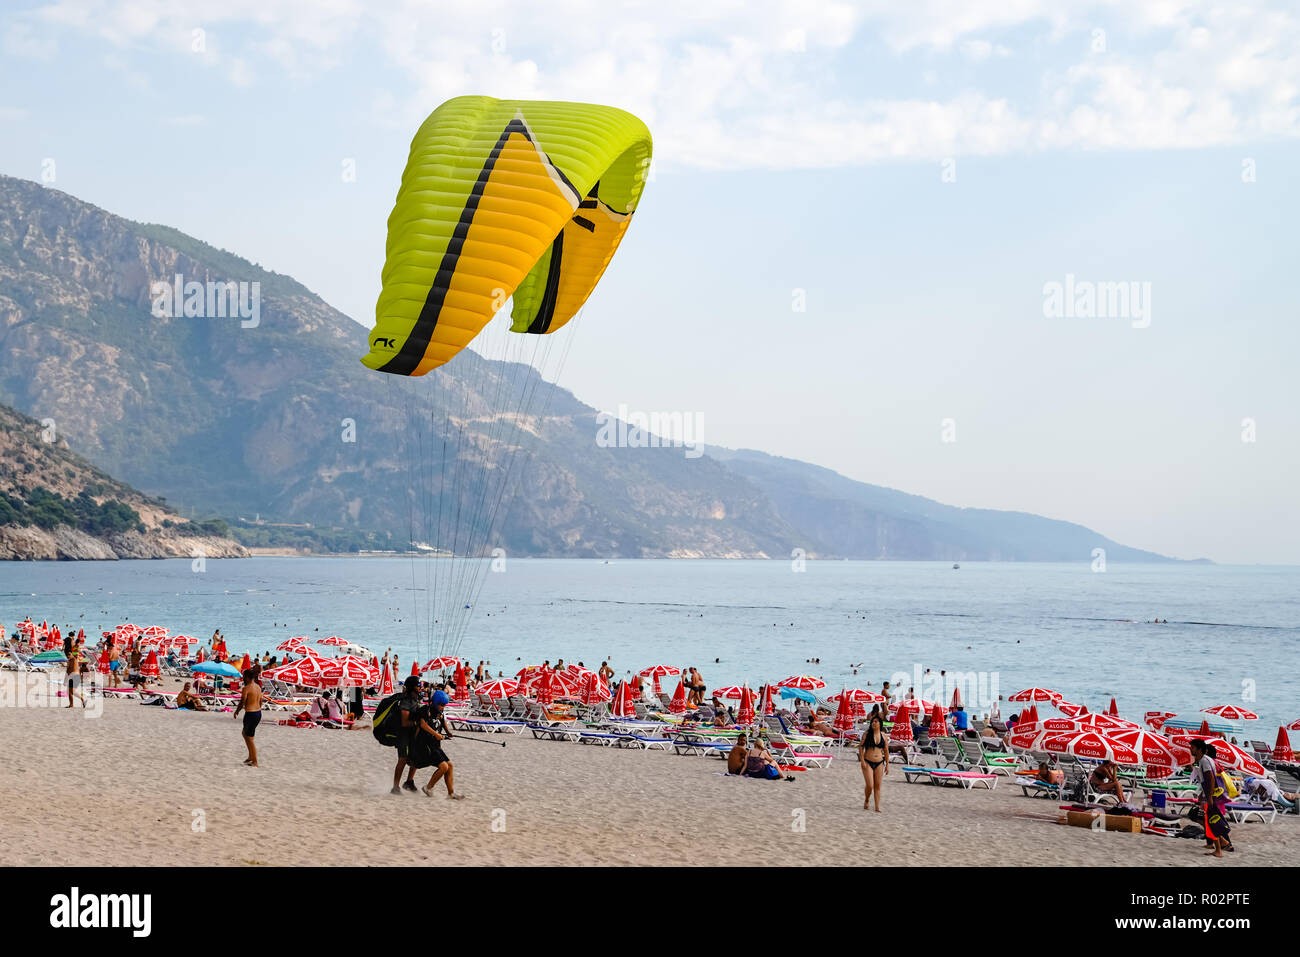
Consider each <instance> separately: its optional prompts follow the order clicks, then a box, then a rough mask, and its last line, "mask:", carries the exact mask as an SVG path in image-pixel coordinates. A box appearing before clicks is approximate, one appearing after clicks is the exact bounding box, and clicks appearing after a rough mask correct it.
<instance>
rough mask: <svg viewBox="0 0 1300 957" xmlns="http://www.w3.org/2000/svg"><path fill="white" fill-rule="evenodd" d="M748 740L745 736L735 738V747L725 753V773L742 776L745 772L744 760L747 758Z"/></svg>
mask: <svg viewBox="0 0 1300 957" xmlns="http://www.w3.org/2000/svg"><path fill="white" fill-rule="evenodd" d="M748 751H749V740H748V738H747V737H746V736H745V735H743V734H742V735H740V736H739V737H737V738H736V743H735V745H733V746H732V748H731V750H730V751H728V752H727V773H728V774H742V773H743V772H744V770H745V759H746V758H747V757H748Z"/></svg>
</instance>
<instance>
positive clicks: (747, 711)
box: [736, 685, 754, 724]
mask: <svg viewBox="0 0 1300 957" xmlns="http://www.w3.org/2000/svg"><path fill="white" fill-rule="evenodd" d="M736 719H737V722H738V723H739V724H753V723H754V692H752V691H750V690H749V685H745V686H744V688H743V689H742V694H741V696H740V712H739V714H737V715H736Z"/></svg>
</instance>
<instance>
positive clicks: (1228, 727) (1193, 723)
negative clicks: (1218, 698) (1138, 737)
mask: <svg viewBox="0 0 1300 957" xmlns="http://www.w3.org/2000/svg"><path fill="white" fill-rule="evenodd" d="M1201 722H1205V723H1206V724H1208V725H1209V726H1210V730H1211V731H1213V732H1215V733H1216V734H1240V733H1241V723H1240V722H1238V721H1225V720H1224V719H1223V718H1220V717H1219V716H1218V715H1217V714H1207V713H1206V712H1204V711H1188V712H1185V713H1183V714H1177V715H1174V716H1173V717H1172V718H1168V719H1166V720H1165V723H1164V724H1162V725H1161V726H1160V730H1161V732H1162V733H1163V732H1164V731H1165V730H1167V729H1168V730H1172V729H1174V728H1177V729H1179V730H1182V731H1192V732H1196V731H1200V730H1201Z"/></svg>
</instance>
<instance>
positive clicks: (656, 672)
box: [640, 665, 682, 694]
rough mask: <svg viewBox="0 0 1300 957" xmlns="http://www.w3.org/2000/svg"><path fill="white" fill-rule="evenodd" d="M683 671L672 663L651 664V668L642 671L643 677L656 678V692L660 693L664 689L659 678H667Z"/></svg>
mask: <svg viewBox="0 0 1300 957" xmlns="http://www.w3.org/2000/svg"><path fill="white" fill-rule="evenodd" d="M681 673H682V669H681V668H674V667H673V666H672V665H651V666H650V667H649V668H646V669H644V670H643V671H641V672H640V674H641V677H642V678H652V679H654V693H655V694H659V693H660V692H661V691H663V689H662V688H660V687H659V679H660V678H666V677H668V676H669V675H679V674H681Z"/></svg>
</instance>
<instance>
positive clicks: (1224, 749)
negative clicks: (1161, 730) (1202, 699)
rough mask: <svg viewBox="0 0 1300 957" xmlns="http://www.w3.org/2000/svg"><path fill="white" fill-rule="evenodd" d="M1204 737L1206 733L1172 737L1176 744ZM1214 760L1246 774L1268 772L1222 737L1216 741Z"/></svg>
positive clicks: (1224, 766)
mask: <svg viewBox="0 0 1300 957" xmlns="http://www.w3.org/2000/svg"><path fill="white" fill-rule="evenodd" d="M1197 737H1204V735H1195V734H1176V735H1172V736H1171V737H1170V740H1171V741H1173V742H1174V743H1175V744H1182V745H1186V744H1190V743H1191V741H1192V740H1193V739H1194V738H1197ZM1213 744H1214V751H1215V755H1214V760H1215V761H1216V762H1218V765H1219V767H1221V768H1227V769H1229V770H1232V771H1241V772H1242V773H1244V774H1261V775H1262V774H1267V773H1268V771H1267V770H1265V768H1264V765H1262V764H1260V763H1259V762H1258V761H1256V760H1255V759H1254V758H1253V757H1251V756H1250V755H1249V754H1247V753H1246V752H1245V751H1243V750H1242V749H1241V748H1239V747H1237V746H1236V745H1235V744H1233V743H1231V742H1230V741H1224V740H1222V739H1221V738H1220V739H1216V740H1215V741H1214V742H1213Z"/></svg>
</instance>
